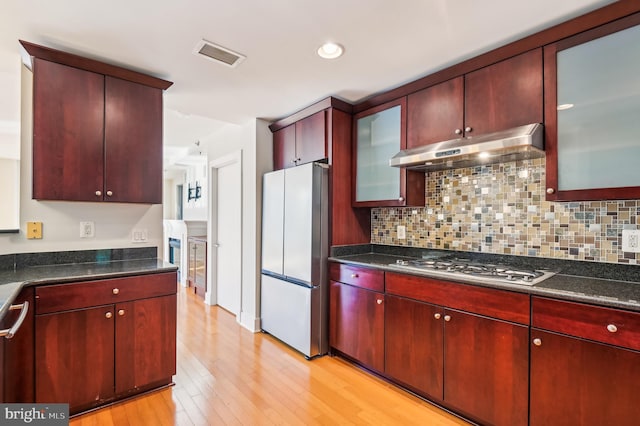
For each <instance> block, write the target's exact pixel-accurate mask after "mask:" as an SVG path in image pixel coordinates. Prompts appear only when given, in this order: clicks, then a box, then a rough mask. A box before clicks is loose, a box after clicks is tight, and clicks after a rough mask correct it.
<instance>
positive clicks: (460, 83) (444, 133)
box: [407, 77, 464, 148]
mask: <svg viewBox="0 0 640 426" xmlns="http://www.w3.org/2000/svg"><path fill="white" fill-rule="evenodd" d="M463 116H464V80H463V78H462V77H458V78H454V79H451V80H449V81H445V82H444V83H440V84H436V85H435V86H431V87H428V88H426V89H423V90H421V91H419V92H416V93H412V94H411V95H409V96H408V98H407V148H415V147H418V146H422V145H428V144H431V143H436V142H442V141H446V140H449V139H455V138H458V137H461V136H462V132H463V129H464V123H463Z"/></svg>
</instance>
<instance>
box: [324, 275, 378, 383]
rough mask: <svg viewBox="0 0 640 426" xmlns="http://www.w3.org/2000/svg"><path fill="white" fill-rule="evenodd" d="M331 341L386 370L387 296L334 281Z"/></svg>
mask: <svg viewBox="0 0 640 426" xmlns="http://www.w3.org/2000/svg"><path fill="white" fill-rule="evenodd" d="M329 293H330V305H329V306H330V307H329V309H330V314H329V315H330V316H329V318H330V319H331V320H330V321H331V326H330V332H329V344H330V345H331V347H333V348H335V349H337V350H339V351H340V352H342V353H344V354H345V355H348V356H350V357H352V358H353V359H355V360H358V361H359V362H360V363H362V364H363V365H365V366H367V367H369V368H372V369H374V370H377V371H379V372H382V371H384V309H385V304H384V298H385V296H384V295H383V294H381V293H377V292H374V291H371V290H366V289H363V288H359V287H354V286H350V285H347V284H341V283H338V282H335V281H331V287H330V291H329Z"/></svg>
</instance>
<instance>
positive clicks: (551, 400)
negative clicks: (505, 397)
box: [530, 329, 640, 426]
mask: <svg viewBox="0 0 640 426" xmlns="http://www.w3.org/2000/svg"><path fill="white" fill-rule="evenodd" d="M531 338H532V340H533V339H540V342H541V344H540V346H536V345H533V344H532V345H531V419H530V424H531V426H537V425H541V426H542V425H557V426H573V425H582V426H600V425H616V426H625V425H628V426H631V425H636V424H638V395H640V379H639V378H640V353H638V352H632V351H628V350H624V349H620V348H616V347H613V346H608V345H603V344H600V343H593V342H588V341H585V340H581V339H575V338H571V337H566V336H562V335H558V334H553V333H548V332H543V331H539V330H537V329H532V331H531Z"/></svg>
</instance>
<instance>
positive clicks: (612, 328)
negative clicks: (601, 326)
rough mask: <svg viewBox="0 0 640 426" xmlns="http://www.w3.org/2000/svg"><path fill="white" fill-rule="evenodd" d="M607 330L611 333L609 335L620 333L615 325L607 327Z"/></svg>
mask: <svg viewBox="0 0 640 426" xmlns="http://www.w3.org/2000/svg"><path fill="white" fill-rule="evenodd" d="M607 330H608V331H609V333H615V332H616V331H618V327H616V326H615V324H609V325H608V326H607Z"/></svg>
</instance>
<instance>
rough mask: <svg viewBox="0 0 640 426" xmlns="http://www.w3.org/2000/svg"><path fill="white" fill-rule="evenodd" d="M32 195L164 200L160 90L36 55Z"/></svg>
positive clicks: (109, 199) (99, 199)
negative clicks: (39, 57)
mask: <svg viewBox="0 0 640 426" xmlns="http://www.w3.org/2000/svg"><path fill="white" fill-rule="evenodd" d="M33 76H34V77H33V79H34V83H33V90H34V95H33V198H34V199H40V200H66V201H116V202H130V203H162V90H161V89H157V88H152V87H149V86H144V85H141V84H138V83H132V82H129V81H126V80H121V79H118V78H113V77H109V76H104V75H102V74H97V73H94V72H91V71H85V70H81V69H78V68H73V67H70V66H67V65H62V64H58V63H54V62H49V61H46V60H43V59H38V58H34V65H33Z"/></svg>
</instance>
